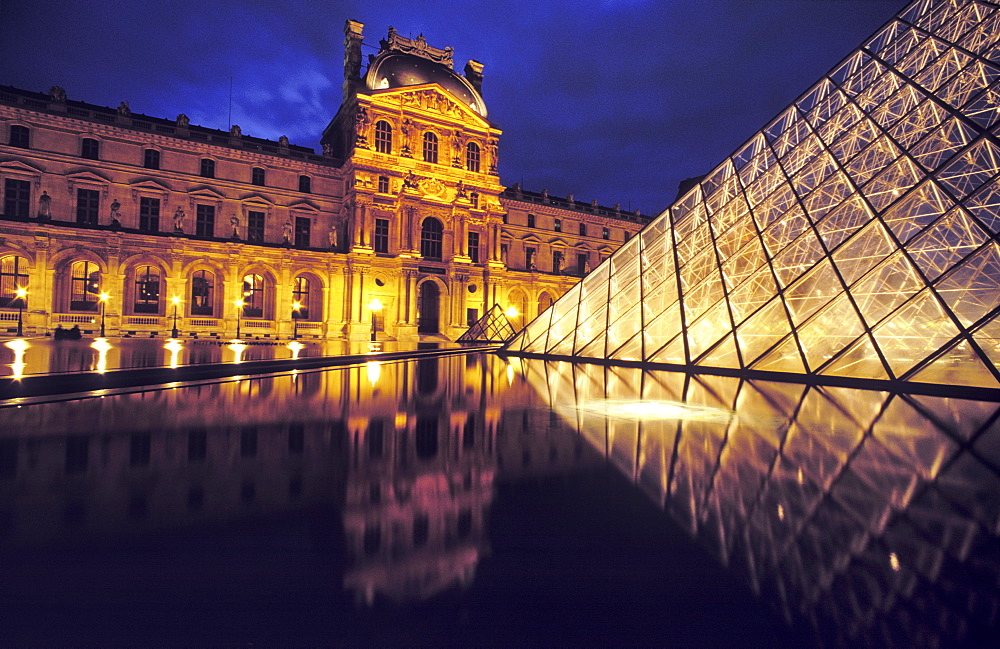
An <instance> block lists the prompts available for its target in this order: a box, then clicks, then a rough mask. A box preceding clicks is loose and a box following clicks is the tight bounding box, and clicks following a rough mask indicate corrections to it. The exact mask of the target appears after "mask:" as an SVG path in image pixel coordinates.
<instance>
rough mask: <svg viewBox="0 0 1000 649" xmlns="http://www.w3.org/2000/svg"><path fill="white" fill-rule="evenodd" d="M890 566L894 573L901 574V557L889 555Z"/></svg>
mask: <svg viewBox="0 0 1000 649" xmlns="http://www.w3.org/2000/svg"><path fill="white" fill-rule="evenodd" d="M889 566H890V567H891V568H892V569H893V571H894V572H899V557H898V556H897V555H896V553H895V552H890V553H889Z"/></svg>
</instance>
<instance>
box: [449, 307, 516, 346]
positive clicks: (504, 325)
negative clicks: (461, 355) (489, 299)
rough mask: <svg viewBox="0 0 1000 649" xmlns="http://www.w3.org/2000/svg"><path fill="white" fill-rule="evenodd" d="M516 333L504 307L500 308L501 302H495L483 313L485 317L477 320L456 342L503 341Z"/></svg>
mask: <svg viewBox="0 0 1000 649" xmlns="http://www.w3.org/2000/svg"><path fill="white" fill-rule="evenodd" d="M515 333H516V332H515V331H514V327H513V325H511V324H510V320H509V319H508V318H507V315H506V314H505V313H504V312H503V309H501V308H500V305H499V304H494V305H493V306H492V307H491V308H490V310H489V311H487V312H486V313H484V314H483V317H481V318H479V320H476V322H475V323H473V325H472V326H471V327H469V329H468V330H467V331H466V332H465V333H464V334H462V335H461V336H459V337H458V339H457V340H456V341H455V342H459V343H475V342H490V343H502V342H506V341H508V340H510V339H511V338H513V337H514V335H515Z"/></svg>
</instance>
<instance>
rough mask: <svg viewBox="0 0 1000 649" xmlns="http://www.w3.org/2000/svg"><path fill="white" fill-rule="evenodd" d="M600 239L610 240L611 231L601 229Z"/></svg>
mask: <svg viewBox="0 0 1000 649" xmlns="http://www.w3.org/2000/svg"><path fill="white" fill-rule="evenodd" d="M601 238H602V239H610V238H611V230H610V229H609V228H601Z"/></svg>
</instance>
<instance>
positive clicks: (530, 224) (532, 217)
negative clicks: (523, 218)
mask: <svg viewBox="0 0 1000 649" xmlns="http://www.w3.org/2000/svg"><path fill="white" fill-rule="evenodd" d="M528 227H529V228H533V227H535V215H534V214H529V215H528Z"/></svg>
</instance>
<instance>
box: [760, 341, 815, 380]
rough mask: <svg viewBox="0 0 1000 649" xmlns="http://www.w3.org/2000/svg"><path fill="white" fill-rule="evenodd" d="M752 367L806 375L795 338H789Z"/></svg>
mask: <svg viewBox="0 0 1000 649" xmlns="http://www.w3.org/2000/svg"><path fill="white" fill-rule="evenodd" d="M752 367H753V369H755V370H768V371H770V372H792V373H794V374H804V373H805V371H806V366H805V364H804V363H803V362H802V354H801V353H800V352H799V346H798V343H797V342H796V341H795V336H789V337H788V338H786V339H785V341H784V342H782V343H781V344H780V345H778V346H777V347H775V348H774V349H772V350H771V351H769V352H768V353H766V354H764V355H763V356H761V357H760V359H759V360H757V362H756V363H754V364H753V366H752Z"/></svg>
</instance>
